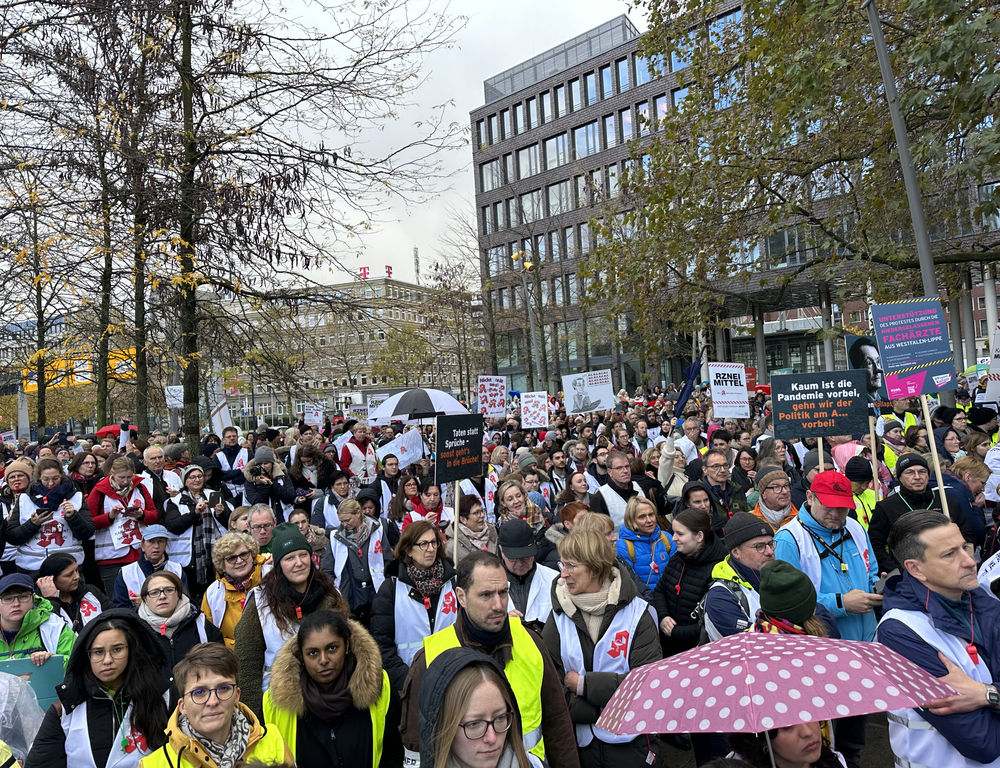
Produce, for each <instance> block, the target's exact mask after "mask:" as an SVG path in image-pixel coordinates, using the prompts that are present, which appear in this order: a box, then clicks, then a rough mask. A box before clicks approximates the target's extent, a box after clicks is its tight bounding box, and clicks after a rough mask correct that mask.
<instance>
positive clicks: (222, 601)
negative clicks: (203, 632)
mask: <svg viewBox="0 0 1000 768" xmlns="http://www.w3.org/2000/svg"><path fill="white" fill-rule="evenodd" d="M205 602H207V603H208V610H209V612H210V613H211V614H212V623H213V624H214V625H215V626H217V627H219V628H220V629H221V628H222V620H223V619H224V618H225V617H226V585H225V584H223V583H222V582H221V581H220V580H219V579H216V580H215V581H213V582H212V583H211V584H209V585H208V589H206V590H205ZM258 613H259V611H258Z"/></svg>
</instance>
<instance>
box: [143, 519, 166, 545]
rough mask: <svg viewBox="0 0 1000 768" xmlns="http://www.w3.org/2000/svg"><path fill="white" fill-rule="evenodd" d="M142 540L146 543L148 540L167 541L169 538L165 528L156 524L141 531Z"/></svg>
mask: <svg viewBox="0 0 1000 768" xmlns="http://www.w3.org/2000/svg"><path fill="white" fill-rule="evenodd" d="M142 538H143V539H145V540H147V541H148V540H149V539H169V538H171V536H170V532H169V531H168V530H167V529H166V528H164V527H163V526H162V525H160V524H159V523H157V524H155V525H147V526H146V527H145V528H144V529H143V530H142Z"/></svg>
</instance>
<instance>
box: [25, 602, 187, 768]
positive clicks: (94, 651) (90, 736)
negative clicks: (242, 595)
mask: <svg viewBox="0 0 1000 768" xmlns="http://www.w3.org/2000/svg"><path fill="white" fill-rule="evenodd" d="M169 689H170V671H169V668H168V667H167V666H166V660H165V659H164V656H163V649H162V648H161V646H160V644H159V643H158V642H157V640H156V635H155V634H154V633H153V631H152V630H151V629H149V627H148V626H147V625H146V624H145V623H144V622H143V621H142V620H141V619H140V618H139V617H138V616H137V615H136V614H135V613H134V612H133V611H130V610H128V609H127V608H115V609H112V610H110V611H107V612H106V613H104V614H102V616H101V618H100V620H99V621H94V622H91V623H90V624H88V625H87V626H86V627H84V628H83V631H82V632H81V633H80V637H79V639H78V640H77V642H76V645H75V646H74V647H73V652H72V654H70V657H69V663H68V665H67V668H66V678H65V679H64V680H63V682H62V684H61V685H59V686H58V687H57V688H56V693H57V694H58V696H59V701H58V702H57V703H55V704H53V705H52V706H50V707H49V709H48V711H47V712H46V713H45V719H44V720H43V721H42V725H41V728H39V730H38V734H37V735H36V736H35V740H34V742H33V743H32V745H31V751H30V752H29V753H28V757H27V758H26V759H25V761H24V765H25V766H26V768H27V767H29V766H30V768H68V766H69V763H70V761H72V763H73V768H77V767H78V766H79V768H135V766H138V764H139V761H140V760H141V759H142V758H143V757H145V756H146V755H148V754H150V753H151V752H152V751H153V750H155V749H157V748H159V747H160V746H162V745H163V744H164V743H165V742H166V740H167V738H166V734H165V731H166V729H167V713H168V709H167V701H166V697H167V691H169Z"/></svg>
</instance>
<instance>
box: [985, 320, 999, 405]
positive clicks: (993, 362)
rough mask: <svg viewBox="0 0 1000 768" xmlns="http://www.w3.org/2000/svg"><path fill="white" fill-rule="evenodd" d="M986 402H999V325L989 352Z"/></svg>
mask: <svg viewBox="0 0 1000 768" xmlns="http://www.w3.org/2000/svg"><path fill="white" fill-rule="evenodd" d="M986 376H987V379H986V400H987V402H994V401H996V400H1000V323H997V328H996V331H994V333H993V350H992V351H991V352H990V371H989V373H988V374H986Z"/></svg>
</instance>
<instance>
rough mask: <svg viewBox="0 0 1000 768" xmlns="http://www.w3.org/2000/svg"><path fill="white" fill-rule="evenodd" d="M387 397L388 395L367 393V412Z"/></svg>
mask: <svg viewBox="0 0 1000 768" xmlns="http://www.w3.org/2000/svg"><path fill="white" fill-rule="evenodd" d="M388 399H389V396H388V395H368V413H371V412H372V411H374V410H375V409H376V408H378V407H379V406H380V405H382V403H384V402H385V401H386V400H388Z"/></svg>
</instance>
